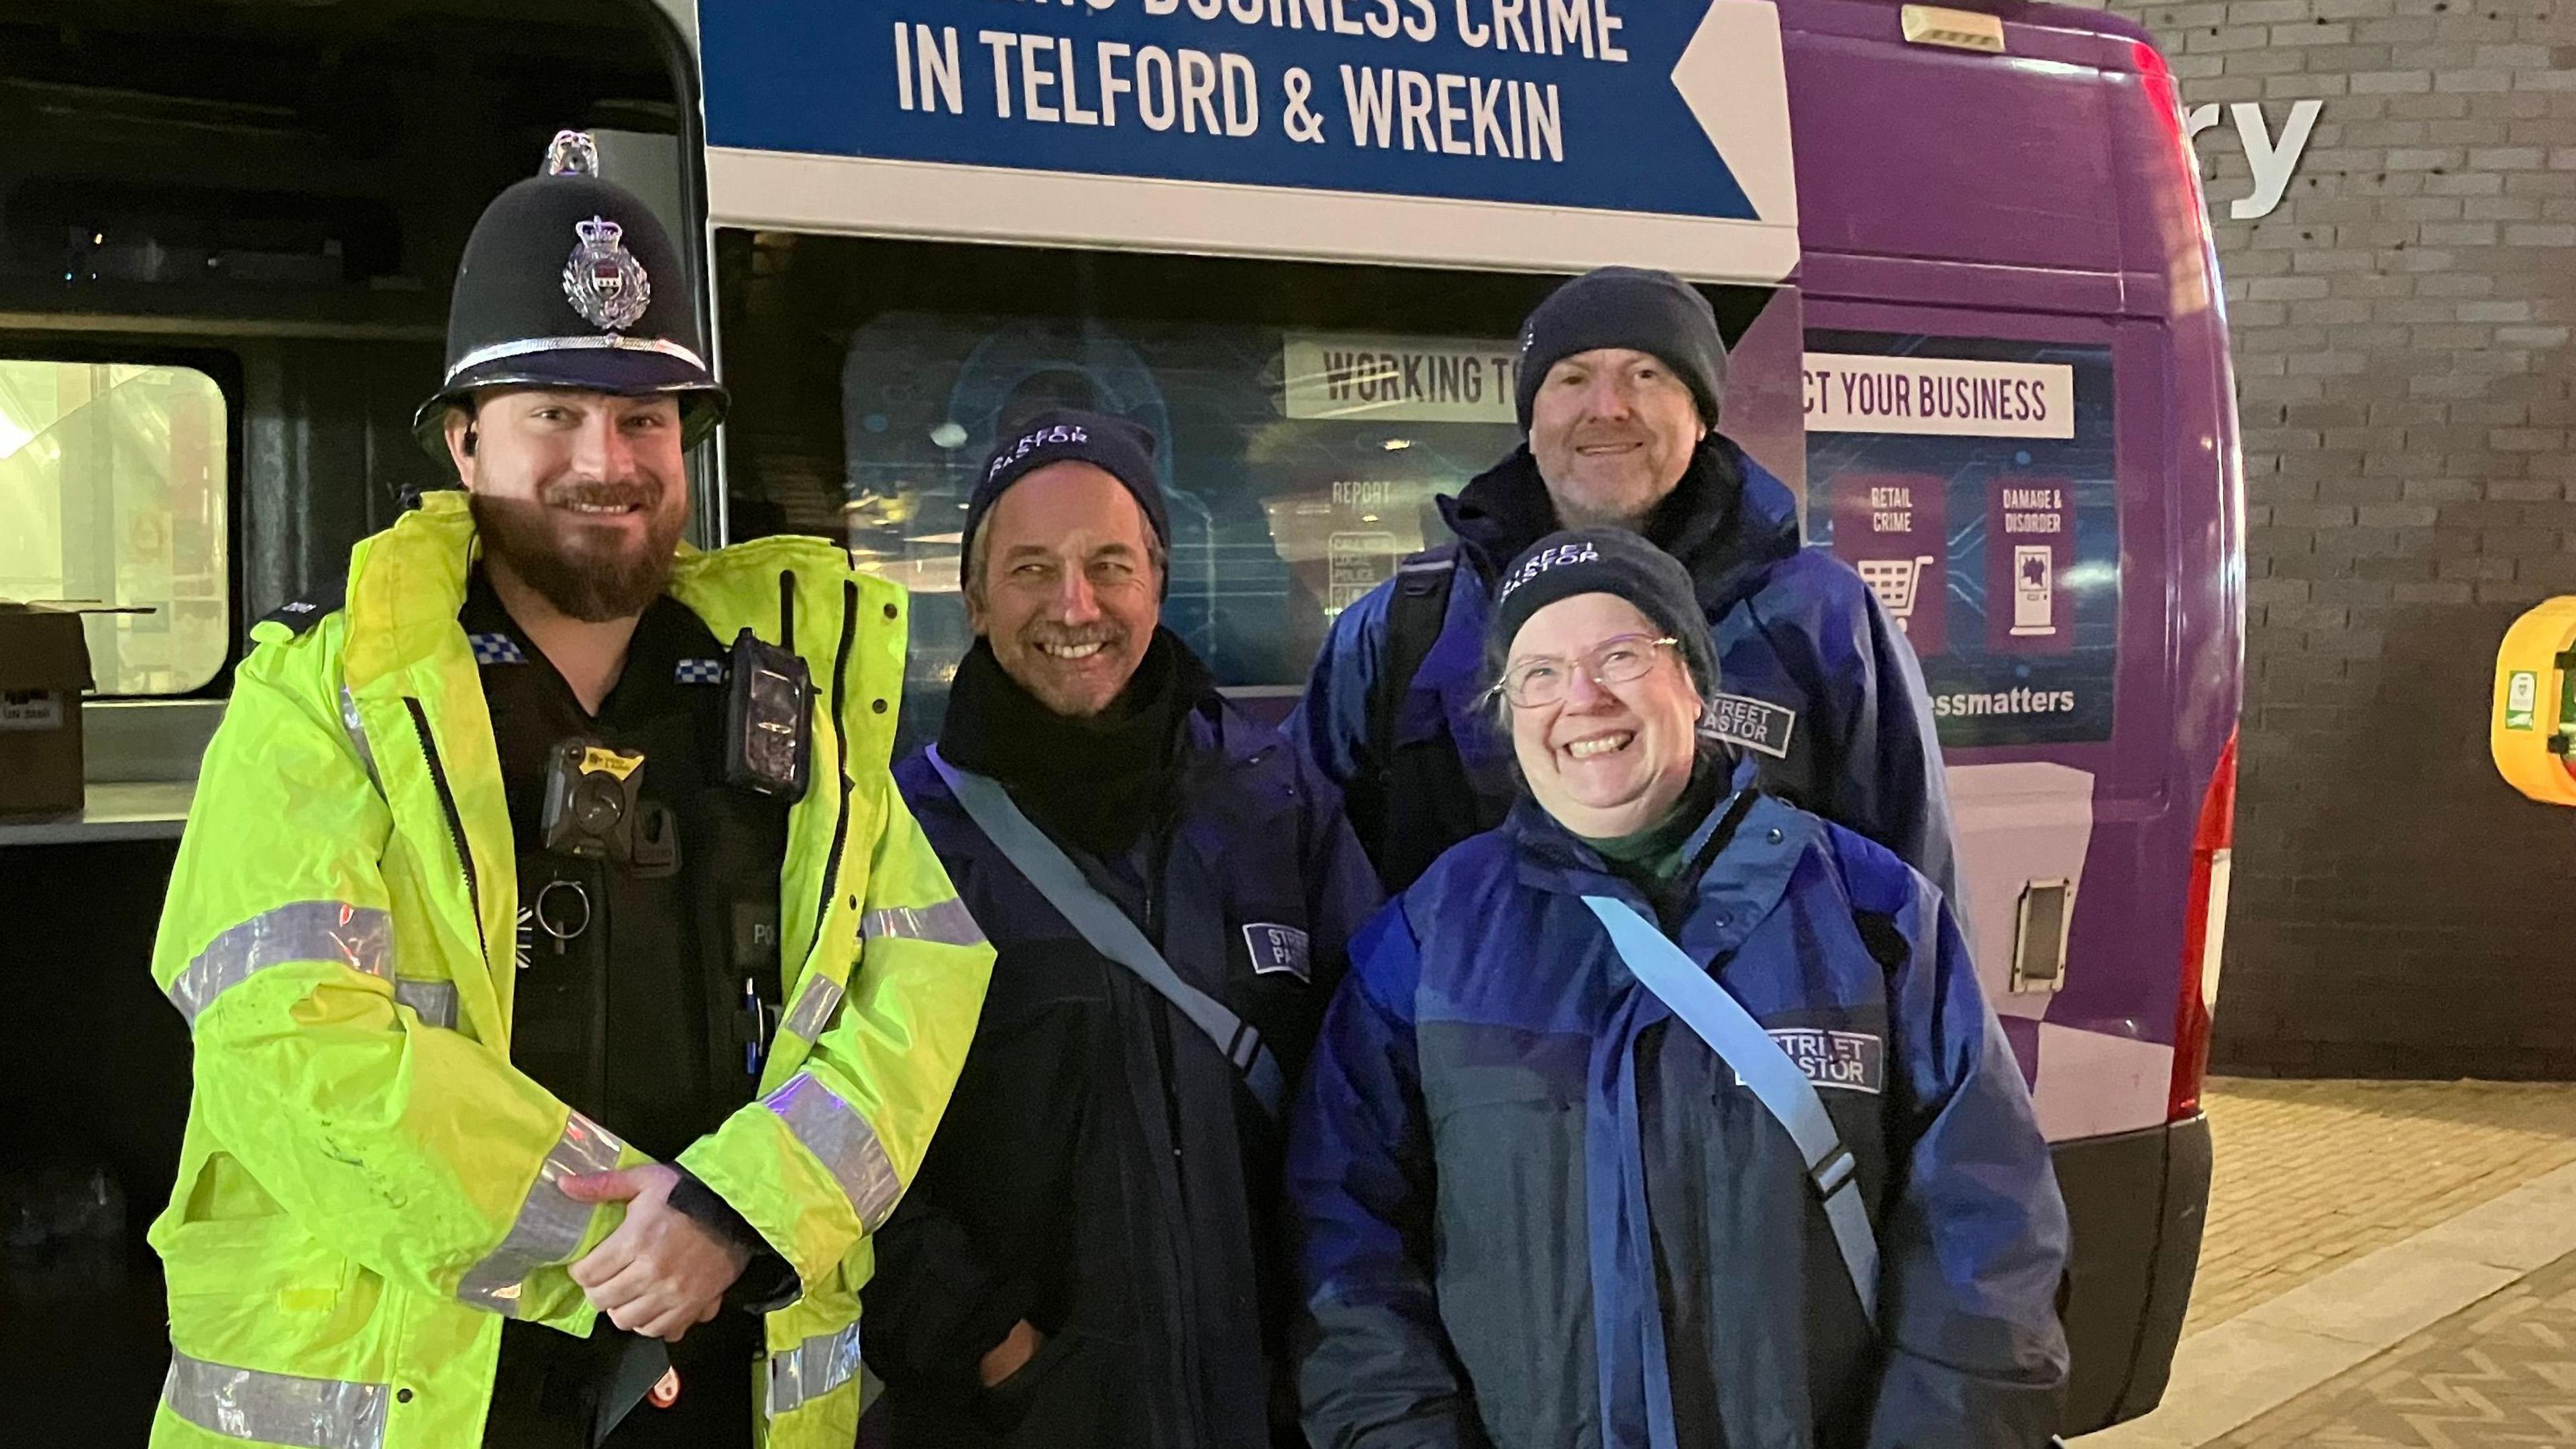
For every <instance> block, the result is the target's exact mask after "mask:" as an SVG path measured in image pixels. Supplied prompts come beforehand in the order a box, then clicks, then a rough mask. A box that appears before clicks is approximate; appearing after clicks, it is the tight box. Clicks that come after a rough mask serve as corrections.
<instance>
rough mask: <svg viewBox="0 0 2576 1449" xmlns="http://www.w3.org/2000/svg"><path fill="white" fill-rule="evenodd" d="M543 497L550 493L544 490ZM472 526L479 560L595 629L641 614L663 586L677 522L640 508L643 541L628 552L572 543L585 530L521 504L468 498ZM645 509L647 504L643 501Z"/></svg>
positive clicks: (542, 506)
mask: <svg viewBox="0 0 2576 1449" xmlns="http://www.w3.org/2000/svg"><path fill="white" fill-rule="evenodd" d="M546 491H547V496H549V497H555V496H557V495H556V493H555V492H554V490H552V489H549V490H546ZM473 507H474V528H475V532H476V533H477V535H478V536H479V537H480V538H481V540H482V544H483V554H484V557H485V558H487V559H489V560H491V561H492V562H494V563H497V564H499V565H501V566H502V567H505V568H507V569H508V570H509V571H510V572H511V573H512V574H513V575H515V576H516V577H517V578H518V579H519V581H520V582H522V583H524V584H526V585H527V586H528V587H529V588H532V589H534V590H536V591H537V595H538V597H540V598H542V599H544V600H545V601H546V602H547V603H549V604H552V605H553V606H554V607H555V609H556V610H557V612H559V613H562V614H564V615H565V616H567V617H569V618H574V619H579V620H582V621H583V622H585V623H592V624H599V623H605V622H607V621H608V620H611V619H627V618H632V617H634V616H635V615H638V614H641V613H643V612H644V610H645V609H646V608H648V607H650V606H651V604H652V602H653V601H654V600H655V599H657V598H660V597H661V596H662V591H663V590H664V589H665V588H668V587H669V586H670V582H671V561H672V558H673V551H674V550H675V549H677V548H678V547H679V542H680V528H681V526H682V524H683V522H684V520H683V519H682V518H681V517H680V516H679V514H678V513H677V512H670V513H663V512H659V511H648V514H647V517H648V518H650V519H651V522H650V523H649V524H648V526H647V529H646V532H645V537H644V542H643V544H642V545H641V546H638V547H633V548H611V547H596V546H585V545H582V544H576V543H573V542H572V541H573V540H576V539H579V538H580V537H581V534H582V533H583V532H585V531H587V530H585V529H584V528H583V526H582V525H581V524H579V523H569V524H567V523H566V522H563V521H560V520H561V515H559V514H557V513H555V512H554V511H553V510H552V509H550V508H548V507H547V506H546V505H545V504H543V503H539V502H536V501H534V500H529V499H517V498H510V499H500V498H487V497H485V496H483V495H481V494H479V493H478V494H476V495H474V498H473ZM646 507H647V509H648V510H650V509H651V505H650V503H649V502H648V503H647V504H646Z"/></svg>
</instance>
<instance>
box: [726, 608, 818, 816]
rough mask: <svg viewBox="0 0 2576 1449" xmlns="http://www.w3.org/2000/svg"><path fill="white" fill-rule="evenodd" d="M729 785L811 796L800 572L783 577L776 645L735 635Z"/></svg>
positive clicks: (810, 687) (808, 677)
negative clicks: (799, 629)
mask: <svg viewBox="0 0 2576 1449" xmlns="http://www.w3.org/2000/svg"><path fill="white" fill-rule="evenodd" d="M725 683H726V693H725V725H724V731H725V732H724V782H725V783H726V784H727V785H731V786H733V787H735V788H737V789H743V790H750V791H754V792H756V793H758V794H762V795H775V796H777V797H779V798H780V799H782V800H785V801H786V802H787V803H788V804H791V805H793V804H795V803H796V802H797V801H799V800H802V799H804V798H805V786H806V782H807V780H808V778H809V776H810V774H811V771H812V755H813V749H812V743H813V727H814V726H813V711H814V680H813V676H812V674H811V673H810V672H809V671H808V670H807V669H806V668H805V661H804V660H803V659H801V658H799V657H798V656H797V654H796V575H794V574H793V573H781V574H780V575H779V576H778V642H777V643H776V644H767V643H763V642H762V641H761V640H760V638H759V637H758V636H756V635H754V634H753V633H752V632H751V631H750V630H749V629H744V630H743V631H742V632H741V633H739V634H736V635H735V636H734V638H733V652H732V655H731V657H730V658H729V659H728V660H727V662H726V670H725Z"/></svg>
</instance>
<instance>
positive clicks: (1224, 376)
mask: <svg viewBox="0 0 2576 1449" xmlns="http://www.w3.org/2000/svg"><path fill="white" fill-rule="evenodd" d="M719 235H720V245H719V248H718V257H719V266H720V267H721V268H722V269H723V272H724V275H725V277H726V284H725V286H724V288H723V289H722V290H721V291H720V293H719V295H720V296H721V297H722V298H723V299H724V302H723V305H724V307H725V315H724V337H725V355H726V358H727V360H728V366H729V367H730V368H731V373H730V375H729V376H728V378H727V382H728V383H729V385H730V386H731V388H732V390H733V394H734V399H735V401H734V408H733V412H732V415H731V418H730V420H729V423H728V426H727V430H726V439H727V441H726V450H727V455H726V478H727V489H728V499H727V501H728V520H727V523H728V532H729V534H730V536H731V537H732V538H735V539H741V538H748V537H756V536H758V535H760V534H764V533H778V532H799V533H812V534H820V535H823V536H825V537H829V538H832V539H834V540H836V541H838V542H841V543H842V544H844V545H845V546H846V547H848V548H849V550H850V552H851V556H852V558H853V559H854V560H855V561H856V562H857V564H858V565H859V566H860V567H861V568H865V569H869V570H873V571H875V572H878V573H881V574H884V575H885V576H887V577H889V578H892V579H894V580H896V581H897V582H899V583H902V584H904V585H905V586H907V587H908V588H910V589H912V590H913V592H914V594H915V597H916V603H915V606H914V609H913V618H912V641H911V643H912V650H911V655H910V664H909V667H908V674H909V679H908V681H907V698H908V701H909V702H910V703H911V704H912V706H913V708H911V709H908V710H907V711H906V719H905V721H904V724H905V734H906V737H907V738H908V739H918V738H920V733H919V731H920V730H921V729H922V728H923V727H924V726H925V725H935V723H936V720H937V709H936V706H935V699H936V696H937V695H938V694H939V693H940V692H941V690H942V689H943V688H944V686H945V684H946V682H947V680H948V677H949V676H950V675H951V674H952V673H953V672H954V670H955V668H956V664H957V661H958V659H959V658H960V657H962V655H963V654H964V653H965V650H966V648H967V646H968V644H969V643H970V642H971V635H970V633H969V631H968V629H967V626H966V618H965V608H964V601H963V596H962V594H961V593H960V580H959V578H958V569H959V558H958V543H959V525H960V522H961V521H962V519H963V517H964V511H965V508H966V502H967V499H968V497H969V495H970V494H971V493H972V492H973V489H974V483H975V478H976V473H977V470H978V469H979V468H980V466H981V465H982V463H983V460H984V457H985V454H986V452H987V450H989V449H990V448H991V446H992V444H993V441H994V439H995V437H996V436H997V435H998V434H1001V433H1003V432H1004V431H1006V430H1007V429H1009V428H1010V427H1012V426H1013V425H1015V424H1016V423H1017V422H1018V421H1019V420H1020V419H1022V418H1024V417H1026V416H1028V415H1029V414H1031V413H1034V412H1036V411H1039V410H1041V409H1044V408H1048V407H1057V406H1075V407H1083V408H1089V409H1093V410H1096V411H1101V412H1107V413H1112V414H1116V415H1118V416H1122V417H1125V418H1128V419H1130V420H1131V421H1134V422H1136V423H1139V424H1141V425H1143V426H1144V427H1145V428H1146V429H1147V430H1149V431H1151V432H1152V433H1153V434H1154V435H1155V436H1156V437H1157V438H1158V439H1159V440H1160V443H1161V446H1160V448H1159V450H1158V456H1157V463H1158V466H1159V470H1160V481H1161V483H1162V486H1163V489H1164V492H1165V495H1166V497H1167V499H1168V500H1169V504H1170V514H1171V526H1172V535H1173V536H1172V538H1171V539H1170V540H1168V543H1169V545H1170V547H1169V552H1170V566H1171V592H1170V595H1169V598H1168V600H1167V601H1166V603H1165V605H1164V609H1163V622H1164V624H1165V625H1166V626H1167V627H1169V628H1170V629H1172V630H1173V631H1174V632H1175V633H1177V634H1178V635H1180V636H1181V637H1182V638H1183V639H1184V640H1186V641H1187V642H1188V643H1189V644H1190V645H1191V647H1192V648H1193V649H1195V650H1196V651H1197V652H1198V653H1199V654H1200V655H1201V657H1203V658H1204V659H1205V660H1206V661H1207V663H1208V665H1209V667H1210V668H1211V670H1212V671H1213V672H1214V673H1215V675H1216V677H1217V680H1218V682H1220V683H1221V684H1224V685H1227V686H1229V687H1230V688H1233V689H1234V690H1236V691H1237V692H1238V693H1245V692H1250V693H1260V692H1263V691H1275V692H1279V693H1283V694H1284V693H1286V692H1289V691H1291V690H1293V689H1295V688H1297V687H1300V686H1302V685H1303V684H1304V682H1305V679H1306V674H1307V670H1308V667H1309V665H1310V664H1311V662H1312V661H1313V659H1314V657H1315V653H1316V650H1317V648H1318V646H1319V645H1320V644H1321V643H1322V641H1323V636H1324V631H1325V629H1326V627H1327V626H1328V625H1329V624H1330V622H1331V620H1332V618H1333V616H1334V615H1336V614H1338V613H1339V612H1340V611H1341V610H1342V609H1343V608H1345V607H1347V606H1348V605H1349V604H1350V603H1351V602H1352V601H1353V600H1355V599H1357V598H1358V597H1360V595H1362V594H1364V593H1366V592H1367V591H1368V590H1369V589H1371V588H1373V587H1374V586H1376V585H1377V584H1378V583H1379V582H1380V581H1382V580H1383V579H1385V578H1387V577H1388V576H1389V575H1390V574H1392V573H1393V572H1394V570H1395V566H1396V563H1397V561H1398V560H1400V559H1401V558H1403V557H1404V555H1406V554H1408V553H1411V552H1413V551H1415V550H1417V549H1420V548H1422V547H1424V546H1425V545H1426V543H1428V542H1437V541H1439V540H1442V539H1445V538H1446V537H1447V536H1448V530H1447V529H1446V528H1445V527H1444V526H1443V525H1442V524H1441V522H1440V517H1439V513H1438V511H1437V507H1436V505H1435V504H1434V502H1433V499H1434V497H1435V496H1436V495H1439V494H1444V493H1455V492H1457V491H1458V490H1459V489H1460V488H1462V487H1464V486H1465V485H1466V483H1467V481H1468V480H1469V479H1471V478H1473V477H1474V476H1475V475H1476V474H1478V473H1480V472H1482V471H1484V470H1485V469H1487V468H1489V467H1491V466H1493V465H1494V464H1495V463H1496V462H1498V461H1500V460H1501V459H1502V458H1503V457H1505V456H1506V455H1507V454H1509V453H1510V452H1511V451H1512V450H1513V449H1514V448H1515V447H1517V446H1518V445H1519V443H1520V429H1519V426H1518V424H1517V422H1516V421H1515V419H1516V412H1515V408H1514V403H1513V376H1512V373H1513V367H1514V361H1515V340H1514V339H1515V336H1516V333H1517V331H1518V329H1519V326H1520V321H1521V318H1522V317H1523V315H1524V314H1525V313H1526V312H1527V310H1528V308H1529V307H1530V306H1531V304H1532V303H1533V302H1535V301H1536V299H1537V298H1538V297H1539V296H1542V295H1544V293H1545V292H1546V290H1547V288H1548V286H1549V285H1551V279H1548V278H1543V277H1513V276H1492V275H1474V274H1466V273H1439V272H1424V271H1416V270H1399V269H1394V268H1374V267H1353V266H1322V265H1314V264H1303V263H1284V262H1268V261H1239V260H1229V259H1219V258H1203V257H1139V256H1128V255H1124V254H1117V253H1090V252H1074V251H1061V250H1042V249H1035V248H1008V247H985V246H955V245H947V246H941V245H930V244H923V243H906V242H893V241H881V240H864V239H852V238H837V237H816V236H802V235H788V234H779V233H762V234H759V235H758V236H756V237H755V236H753V235H752V234H749V233H742V232H724V233H720V234H719ZM924 716H927V718H926V720H925V718H924Z"/></svg>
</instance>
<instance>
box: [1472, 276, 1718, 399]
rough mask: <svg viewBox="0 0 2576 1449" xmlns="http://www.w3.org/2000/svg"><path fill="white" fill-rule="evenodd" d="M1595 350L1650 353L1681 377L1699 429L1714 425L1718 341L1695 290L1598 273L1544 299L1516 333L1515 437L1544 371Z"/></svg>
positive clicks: (1672, 282)
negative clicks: (1518, 419)
mask: <svg viewBox="0 0 2576 1449" xmlns="http://www.w3.org/2000/svg"><path fill="white" fill-rule="evenodd" d="M1600 347H1626V348H1631V349H1634V350H1635V351H1638V352H1651V353H1653V354H1654V355H1655V356H1657V357H1660V358H1662V359H1663V360H1664V361H1665V363H1666V364H1667V365H1669V366H1670V367H1671V368H1672V369H1673V371H1675V372H1677V373H1680V374H1681V379H1682V381H1683V383H1685V384H1686V385H1688V386H1689V388H1690V390H1691V398H1692V400H1693V401H1695V402H1697V403H1698V404H1699V420H1700V425H1701V426H1702V427H1708V428H1713V427H1716V426H1717V412H1718V407H1719V405H1720V404H1721V403H1723V402H1725V400H1726V340H1725V339H1724V338H1722V337H1720V336H1718V333H1717V313H1716V312H1715V311H1713V310H1711V309H1710V307H1709V305H1708V299H1707V298H1706V297H1703V296H1701V295H1700V293H1699V289H1698V288H1697V287H1694V286H1692V285H1690V284H1689V283H1687V282H1685V281H1683V280H1682V279H1681V278H1679V277H1676V276H1674V275H1673V274H1672V273H1670V272H1654V271H1648V270H1646V269H1644V268H1642V267H1601V268H1598V269H1596V270H1593V271H1589V272H1586V273H1584V274H1583V275H1582V276H1579V277H1577V278H1575V279H1574V280H1573V281H1571V282H1568V283H1566V284H1565V285H1564V286H1562V287H1559V288H1557V289H1556V290H1555V291H1554V292H1551V293H1549V294H1548V298H1547V300H1546V301H1544V302H1541V303H1539V304H1538V310H1537V311H1535V312H1532V313H1531V314H1530V315H1529V321H1528V322H1527V323H1525V324H1524V325H1523V326H1522V328H1521V358H1520V379H1519V381H1520V386H1519V389H1518V391H1519V396H1518V399H1517V401H1518V402H1519V404H1520V410H1521V431H1523V432H1527V431H1529V425H1530V406H1531V404H1532V403H1533V402H1534V401H1535V400H1536V399H1537V397H1538V385H1539V384H1540V383H1541V382H1544V381H1546V380H1547V370H1548V369H1549V368H1551V367H1554V366H1556V365H1557V364H1558V363H1560V362H1563V361H1564V360H1565V359H1567V358H1569V357H1572V356H1574V355H1575V354H1576V353H1578V352H1590V351H1592V350H1593V349H1595V348H1600Z"/></svg>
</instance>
